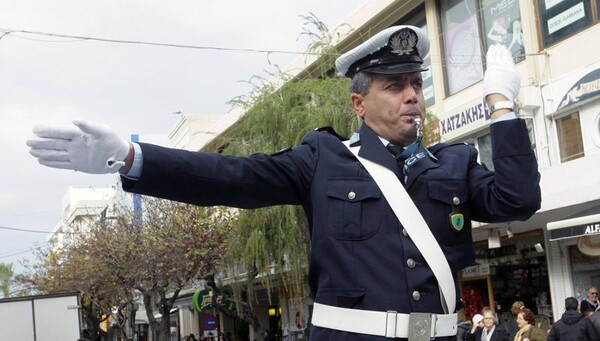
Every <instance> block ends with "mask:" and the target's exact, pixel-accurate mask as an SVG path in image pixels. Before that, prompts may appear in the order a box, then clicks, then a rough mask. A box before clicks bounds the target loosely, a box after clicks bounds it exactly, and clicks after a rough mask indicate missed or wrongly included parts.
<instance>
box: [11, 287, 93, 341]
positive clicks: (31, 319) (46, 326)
mask: <svg viewBox="0 0 600 341" xmlns="http://www.w3.org/2000/svg"><path fill="white" fill-rule="evenodd" d="M80 302H81V301H80V298H79V294H56V295H38V296H26V297H15V298H5V299H0V340H7V341H8V340H19V341H77V340H79V339H80V338H81V325H82V318H81V309H80Z"/></svg>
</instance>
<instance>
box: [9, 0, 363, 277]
mask: <svg viewBox="0 0 600 341" xmlns="http://www.w3.org/2000/svg"><path fill="white" fill-rule="evenodd" d="M364 2H365V0H336V1H333V0H330V1H324V0H220V1H202V0H189V1H188V0H185V1H179V0H176V1H148V0H144V1H142V0H128V1H122V0H121V1H118V0H93V1H92V0H90V1H87V0H33V1H31V0H2V1H0V37H1V38H0V146H1V147H0V148H1V152H0V161H1V163H0V165H1V167H2V170H1V171H0V262H3V263H13V264H14V266H15V267H16V268H17V269H19V266H18V264H17V263H18V260H19V259H21V258H22V257H30V256H29V255H30V253H31V251H30V249H32V248H34V247H36V245H41V244H44V243H45V240H46V237H47V235H46V234H45V233H34V232H25V231H14V230H11V229H19V230H35V231H50V230H52V228H53V227H54V226H55V225H56V223H57V222H58V221H59V220H60V219H61V200H62V197H63V195H64V194H65V192H66V190H67V188H68V187H69V186H74V187H84V188H85V187H95V188H99V187H108V186H110V185H112V184H114V183H115V182H116V178H115V176H114V175H103V176H98V175H86V174H80V173H75V172H72V171H64V170H55V169H51V168H47V167H43V166H41V165H39V164H38V163H37V161H36V160H35V159H34V158H33V157H32V156H30V154H29V152H28V148H27V147H26V145H25V141H26V139H27V138H28V137H30V136H31V128H32V127H33V126H34V125H36V124H61V125H68V124H70V123H71V122H72V121H73V120H75V119H85V120H90V121H96V122H102V123H105V124H108V125H109V126H111V127H112V128H114V129H115V130H116V131H117V132H118V133H119V134H120V135H122V136H123V138H129V136H130V134H132V133H140V134H164V133H167V132H168V130H169V129H170V128H171V127H172V126H173V125H174V123H175V120H176V119H177V116H176V115H174V114H173V112H176V111H182V112H185V113H207V114H224V113H226V112H228V111H229V110H230V109H231V107H230V104H228V103H227V102H228V101H230V100H231V99H233V98H235V97H237V96H240V95H246V94H248V93H249V91H250V90H251V86H250V85H249V84H248V83H247V81H248V80H250V79H251V78H252V76H254V75H258V76H267V73H266V72H265V71H273V70H274V68H273V66H272V65H270V63H271V64H278V65H280V66H281V67H282V68H283V67H285V66H286V65H287V64H288V63H289V62H291V61H292V60H293V58H295V57H296V56H295V55H292V54H284V53H277V52H274V53H270V54H267V53H255V52H240V51H230V50H216V49H193V48H177V47H164V46H153V45H144V44H134V43H127V44H125V43H115V42H104V41H95V40H84V39H74V38H67V37H53V36H49V35H44V34H41V33H49V34H56V35H65V36H76V37H91V38H99V39H107V40H120V41H139V42H151V43H160V44H174V45H189V46H198V47H215V48H225V49H255V50H266V51H304V50H306V47H307V45H308V43H309V41H308V39H307V38H304V37H302V36H300V33H301V32H302V27H303V26H302V25H303V23H304V22H305V20H304V19H303V18H302V17H301V16H307V15H309V13H310V12H312V13H314V15H315V16H316V17H317V18H318V19H319V20H321V21H322V22H323V23H325V24H326V25H327V26H328V27H329V28H334V27H336V26H337V25H339V24H340V23H341V22H342V21H343V20H344V19H345V18H347V17H348V16H349V15H350V14H351V13H353V12H354V11H356V10H357V9H358V8H359V7H360V6H361V5H362V4H363V3H364ZM9 31H10V32H11V33H9V34H5V33H6V32H9ZM22 31H30V32H38V33H39V34H31V33H23V32H22Z"/></svg>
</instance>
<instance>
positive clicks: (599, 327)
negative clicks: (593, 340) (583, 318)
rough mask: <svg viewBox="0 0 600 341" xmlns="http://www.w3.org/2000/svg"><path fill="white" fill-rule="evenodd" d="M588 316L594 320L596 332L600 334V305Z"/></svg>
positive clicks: (591, 320)
mask: <svg viewBox="0 0 600 341" xmlns="http://www.w3.org/2000/svg"><path fill="white" fill-rule="evenodd" d="M587 318H588V320H590V322H592V325H593V326H594V330H595V331H596V334H597V335H598V336H600V307H598V308H596V311H595V312H594V313H593V314H591V315H589V316H588V317H587Z"/></svg>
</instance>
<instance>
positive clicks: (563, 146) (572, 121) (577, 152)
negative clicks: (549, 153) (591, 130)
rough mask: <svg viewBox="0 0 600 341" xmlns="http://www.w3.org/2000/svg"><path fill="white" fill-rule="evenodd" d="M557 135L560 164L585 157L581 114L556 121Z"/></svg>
mask: <svg viewBox="0 0 600 341" xmlns="http://www.w3.org/2000/svg"><path fill="white" fill-rule="evenodd" d="M556 134H557V135H558V136H557V137H558V148H559V151H560V162H561V163H562V162H567V161H571V160H575V159H578V158H580V157H583V156H584V155H585V154H584V152H583V138H582V136H581V123H580V120H579V113H578V112H577V113H574V114H570V115H567V116H565V117H562V118H559V119H557V120H556Z"/></svg>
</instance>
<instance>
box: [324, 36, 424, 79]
mask: <svg viewBox="0 0 600 341" xmlns="http://www.w3.org/2000/svg"><path fill="white" fill-rule="evenodd" d="M428 53H429V38H428V37H427V34H426V33H425V32H424V31H423V30H422V29H420V28H418V27H415V26H407V25H399V26H392V27H388V28H386V29H385V30H383V31H381V32H379V33H377V34H376V35H374V36H373V37H371V38H370V39H369V40H367V41H365V42H364V43H362V44H360V45H359V46H357V47H355V48H354V49H352V50H350V51H348V52H346V53H344V54H343V55H341V56H340V57H339V58H338V59H337V60H336V61H335V65H336V67H337V69H338V71H339V73H338V75H339V76H340V77H350V78H352V76H354V75H355V74H356V73H358V72H360V71H366V72H371V73H379V74H388V75H394V74H401V73H411V72H421V71H427V69H426V68H424V67H423V59H424V58H425V57H426V56H427V54H428Z"/></svg>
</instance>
